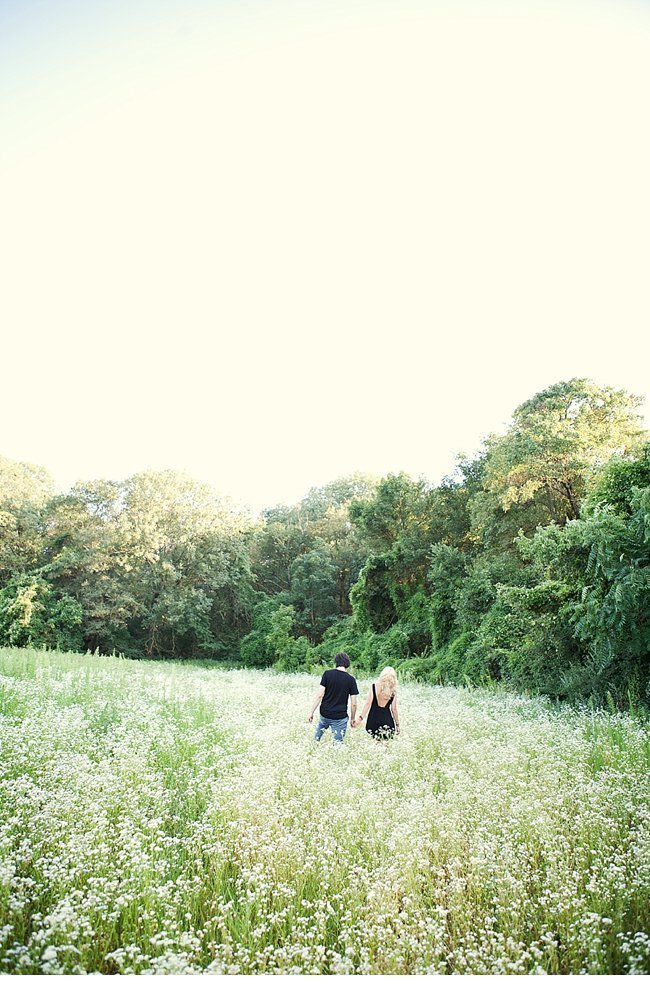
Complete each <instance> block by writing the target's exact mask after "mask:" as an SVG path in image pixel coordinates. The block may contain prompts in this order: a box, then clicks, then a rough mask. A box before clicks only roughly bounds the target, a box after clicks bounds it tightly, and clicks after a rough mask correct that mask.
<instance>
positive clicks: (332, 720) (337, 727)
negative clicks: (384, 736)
mask: <svg viewBox="0 0 650 988" xmlns="http://www.w3.org/2000/svg"><path fill="white" fill-rule="evenodd" d="M334 667H335V668H334V669H327V670H326V671H325V672H324V673H323V678H322V679H321V681H320V687H319V689H318V693H317V694H316V696H315V697H314V702H313V704H312V708H311V711H310V714H309V717H308V718H307V720H308V722H309V723H310V724H311V723H312V722H313V720H314V711H315V710H316V707H318V705H319V704H320V718H319V721H318V725H317V727H316V732H315V734H314V739H315V740H316V741H320V739H321V737H322V736H323V733H324V731H326V730H327V728H328V727H330V728H331V729H332V738H333V740H334V741H342V740H343V738H344V737H345V731H346V728H347V726H348V697H350V720H351V721H353V720H354V719H355V717H356V715H357V697H358V696H359V688H358V686H357V681H356V679H355V678H354V676H351V675H350V673H349V672H348V671H347V670H348V669H349V668H350V656H349V655H347V654H346V653H345V652H337V654H336V655H335V656H334Z"/></svg>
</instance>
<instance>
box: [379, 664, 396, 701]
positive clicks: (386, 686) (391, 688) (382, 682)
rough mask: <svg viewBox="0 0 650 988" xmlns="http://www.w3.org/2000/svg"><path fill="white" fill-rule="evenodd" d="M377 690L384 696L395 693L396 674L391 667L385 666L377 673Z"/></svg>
mask: <svg viewBox="0 0 650 988" xmlns="http://www.w3.org/2000/svg"><path fill="white" fill-rule="evenodd" d="M377 689H379V690H381V691H382V693H384V694H385V695H386V696H390V695H391V694H393V695H394V694H395V693H397V673H396V672H395V670H394V669H393V667H392V666H386V668H385V669H382V670H381V672H380V673H379V678H378V680H377Z"/></svg>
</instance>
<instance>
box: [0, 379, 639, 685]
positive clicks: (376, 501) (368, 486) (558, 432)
mask: <svg viewBox="0 0 650 988" xmlns="http://www.w3.org/2000/svg"><path fill="white" fill-rule="evenodd" d="M638 405H639V399H637V398H635V397H634V396H631V395H628V394H627V393H625V392H623V391H616V390H614V389H612V388H609V387H598V386H596V385H595V384H594V383H593V382H591V381H589V380H582V379H573V380H571V381H566V382H560V383H558V384H556V385H553V386H552V387H550V388H548V389H547V390H545V391H543V392H541V393H539V394H537V395H535V396H534V397H533V398H531V399H530V400H528V401H526V402H524V403H523V404H522V405H520V406H519V407H518V408H517V409H516V410H515V412H514V414H513V418H512V422H511V424H510V426H509V428H508V430H507V431H506V433H505V434H504V435H502V436H495V435H491V436H489V437H488V438H487V439H486V441H485V443H484V445H483V448H482V449H481V451H480V452H479V454H478V455H477V456H476V457H474V458H473V459H466V458H460V459H459V461H458V466H457V470H456V473H455V474H454V476H453V477H450V478H446V479H445V480H444V481H443V482H442V483H441V484H439V485H438V486H432V485H431V484H429V483H427V482H425V481H424V480H422V479H414V478H412V477H409V476H407V475H406V474H403V473H402V474H398V475H390V476H388V477H385V478H383V479H381V480H379V479H377V478H373V477H369V476H365V475H361V474H357V475H353V476H351V477H347V478H342V479H339V480H337V481H335V482H333V483H331V484H328V485H326V486H325V487H322V488H315V489H313V490H312V491H310V492H309V494H307V496H306V497H305V498H303V500H302V501H300V502H299V503H298V504H297V505H294V506H284V505H279V506H276V507H274V508H270V509H268V510H266V511H265V512H263V513H262V516H261V517H260V518H259V519H252V518H249V517H246V516H244V515H242V514H240V513H238V512H237V511H236V510H235V509H234V507H233V506H232V505H230V504H229V503H228V502H227V501H225V500H224V499H222V498H219V497H217V496H216V495H215V494H213V493H212V492H211V491H210V490H209V489H207V488H206V487H204V486H202V485H200V484H197V483H195V482H194V481H192V480H190V479H189V478H187V477H185V476H184V475H179V474H175V473H172V472H164V473H145V474H138V475H136V476H134V477H131V478H129V479H128V480H126V481H124V482H121V483H116V482H111V481H95V482H91V483H87V484H80V485H78V486H76V487H75V488H73V489H72V490H71V491H69V492H68V493H66V494H63V495H56V496H55V495H54V493H53V489H52V485H51V483H50V481H49V479H48V478H47V476H46V474H45V473H44V472H43V471H42V470H39V469H37V468H35V467H32V466H29V465H23V464H16V463H12V462H10V461H8V460H4V459H0V644H7V645H31V646H38V645H43V646H46V647H50V648H70V649H78V648H85V649H88V650H91V651H95V650H99V651H102V652H111V651H116V652H120V653H123V654H125V655H128V656H148V657H162V658H175V657H182V658H195V659H196V658H202V659H213V660H222V661H226V662H229V663H243V664H245V665H250V666H256V667H260V668H264V667H271V666H273V667H275V668H278V669H282V670H285V671H293V670H300V669H311V668H314V667H316V666H318V665H319V664H321V663H325V662H328V661H329V658H330V656H331V655H332V654H333V652H335V651H337V650H340V649H343V650H345V651H347V652H349V654H350V655H351V657H352V659H353V661H354V662H355V664H356V666H357V668H359V669H360V670H368V671H371V670H375V669H376V668H377V667H380V666H382V665H385V664H387V663H389V664H391V665H394V666H396V667H398V668H399V669H400V670H401V672H402V674H403V675H404V674H406V673H408V674H409V675H410V676H411V677H412V678H415V679H420V680H424V681H430V682H436V683H440V682H442V683H445V682H451V683H464V682H466V681H469V682H473V683H486V682H490V681H495V680H499V681H502V682H505V683H507V684H511V685H512V686H513V687H515V688H517V689H526V690H528V689H530V690H537V691H542V692H545V693H548V694H550V695H552V696H557V697H563V698H581V697H588V696H593V697H596V698H599V699H603V698H606V697H607V696H608V695H610V696H612V697H614V698H615V699H616V700H617V701H618V702H629V701H630V700H633V701H635V702H638V701H641V702H644V703H647V702H648V701H650V687H649V685H648V670H649V666H650V568H649V565H648V564H649V561H650V446H649V445H648V437H647V434H646V433H644V431H643V430H642V429H641V427H640V424H639V417H638V414H637V411H636V410H637V408H638Z"/></svg>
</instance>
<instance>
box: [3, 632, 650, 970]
mask: <svg viewBox="0 0 650 988" xmlns="http://www.w3.org/2000/svg"><path fill="white" fill-rule="evenodd" d="M366 685H367V684H365V683H361V684H360V686H361V688H362V692H363V688H364V687H365V686H366ZM316 686H317V680H315V679H312V678H310V677H307V676H299V675H296V676H291V675H279V674H273V673H261V672H252V671H243V670H232V671H225V672H224V671H217V670H213V669H209V668H197V667H192V666H187V665H180V664H176V665H174V664H171V663H153V662H147V663H141V662H133V661H130V660H125V659H120V658H103V657H100V656H90V655H87V656H77V655H69V654H66V655H62V654H55V653H42V652H34V651H28V650H1V651H0V744H1V746H2V762H1V767H0V971H2V972H5V973H7V972H9V973H82V972H95V971H97V972H102V973H106V974H108V973H117V972H121V973H127V974H128V973H163V972H179V973H190V972H209V973H225V974H238V973H242V974H259V973H279V972H287V973H303V974H321V973H325V974H328V973H331V974H337V973H361V974H375V973H384V974H411V973H412V974H427V973H469V972H472V973H492V974H494V973H542V972H548V973H576V974H577V973H641V972H645V971H648V970H650V936H649V933H650V910H649V906H648V891H649V884H650V883H649V877H650V840H649V832H650V801H649V799H648V796H649V791H648V790H649V787H648V767H649V766H648V763H649V761H650V735H649V732H648V728H647V726H646V724H644V723H643V722H642V721H641V720H639V719H635V718H632V717H630V716H628V715H624V714H621V713H618V712H604V711H599V712H597V711H588V710H585V711H576V710H572V709H570V708H567V709H563V708H558V707H557V706H555V707H554V706H553V705H552V704H550V703H547V702H545V701H542V700H533V699H525V698H520V697H516V696H513V695H507V694H498V695H497V694H491V693H488V692H486V691H480V690H463V689H452V688H441V687H438V688H436V687H425V686H416V685H411V684H408V685H405V686H404V687H403V688H402V693H401V710H402V720H403V725H404V732H403V735H402V736H401V737H400V738H398V739H397V740H396V741H395V742H393V743H392V744H390V745H388V746H386V747H382V746H377V745H376V744H375V743H374V742H372V741H371V740H370V739H369V738H368V737H367V735H366V734H365V731H363V730H361V731H354V732H348V736H347V737H346V740H345V744H344V745H343V746H342V747H339V748H337V747H336V746H332V744H331V742H330V739H329V737H327V736H326V738H325V739H324V740H323V741H322V742H321V744H320V746H315V745H314V744H313V741H312V729H311V728H309V727H308V726H307V724H306V723H305V720H306V714H307V712H308V709H309V701H310V699H311V697H312V695H313V693H314V691H315V688H316Z"/></svg>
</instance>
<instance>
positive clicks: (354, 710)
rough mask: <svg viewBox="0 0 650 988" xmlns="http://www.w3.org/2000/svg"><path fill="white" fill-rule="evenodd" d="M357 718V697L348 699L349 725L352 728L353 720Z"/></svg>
mask: <svg viewBox="0 0 650 988" xmlns="http://www.w3.org/2000/svg"><path fill="white" fill-rule="evenodd" d="M356 716H357V695H356V694H355V695H354V696H351V697H350V723H351V724H352V726H353V727H354V718H355V717H356Z"/></svg>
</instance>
